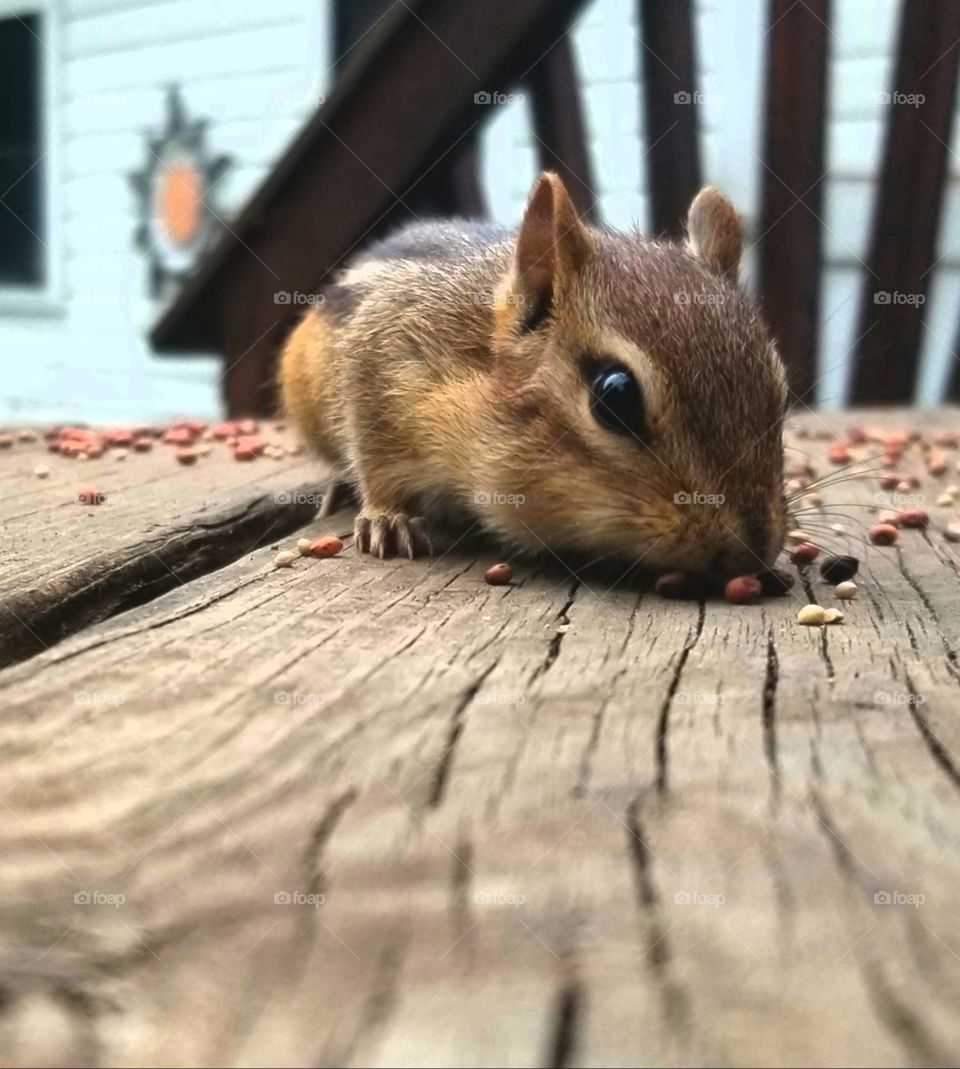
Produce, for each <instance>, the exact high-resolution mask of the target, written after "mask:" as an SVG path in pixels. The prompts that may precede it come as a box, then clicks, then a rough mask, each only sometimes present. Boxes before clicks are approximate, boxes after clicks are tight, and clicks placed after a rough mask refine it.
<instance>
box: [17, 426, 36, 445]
mask: <svg viewBox="0 0 960 1069" xmlns="http://www.w3.org/2000/svg"><path fill="white" fill-rule="evenodd" d="M36 440H37V432H36V431H31V430H28V429H26V428H25V429H24V430H22V431H17V441H18V442H35V441H36Z"/></svg>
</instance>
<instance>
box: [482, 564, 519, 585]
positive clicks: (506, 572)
mask: <svg viewBox="0 0 960 1069" xmlns="http://www.w3.org/2000/svg"><path fill="white" fill-rule="evenodd" d="M483 578H484V579H485V580H486V581H487V582H488V583H489V584H490V585H491V586H506V584H507V583H509V582H510V580H511V579H512V578H513V569H512V568H511V567H510V565H509V564H503V563H500V564H491V565H490V567H489V568H488V569H487V570H486V571H485V572H484V573H483Z"/></svg>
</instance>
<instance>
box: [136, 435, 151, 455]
mask: <svg viewBox="0 0 960 1069" xmlns="http://www.w3.org/2000/svg"><path fill="white" fill-rule="evenodd" d="M133 448H134V450H135V451H136V452H137V453H149V452H150V450H151V449H153V439H152V438H147V437H146V436H145V435H142V436H141V437H139V438H134V440H133Z"/></svg>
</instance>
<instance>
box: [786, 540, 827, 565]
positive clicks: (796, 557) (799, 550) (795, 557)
mask: <svg viewBox="0 0 960 1069" xmlns="http://www.w3.org/2000/svg"><path fill="white" fill-rule="evenodd" d="M819 554H820V547H819V546H815V545H814V544H813V543H812V542H801V543H800V544H799V545H798V546H794V547H793V550H792V551H791V553H790V560H791V561H792V562H793V563H794V564H812V563H813V562H814V561H815V560H816V559H817V557H818V556H819Z"/></svg>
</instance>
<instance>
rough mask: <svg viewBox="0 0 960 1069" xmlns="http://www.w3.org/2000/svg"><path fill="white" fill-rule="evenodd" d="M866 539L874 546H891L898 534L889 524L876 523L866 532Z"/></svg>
mask: <svg viewBox="0 0 960 1069" xmlns="http://www.w3.org/2000/svg"><path fill="white" fill-rule="evenodd" d="M867 537H868V538H869V539H870V541H871V542H872V543H873V544H874V545H875V546H892V545H893V543H894V542H896V540H897V539H898V538H899V537H900V532H899V531H898V530H897V529H896V527H894V526H893V524H891V523H877V524H874V526H873V527H871V528H870V530H869V531H867Z"/></svg>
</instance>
